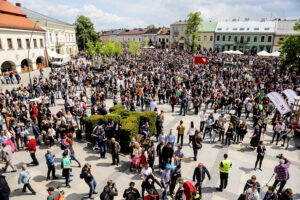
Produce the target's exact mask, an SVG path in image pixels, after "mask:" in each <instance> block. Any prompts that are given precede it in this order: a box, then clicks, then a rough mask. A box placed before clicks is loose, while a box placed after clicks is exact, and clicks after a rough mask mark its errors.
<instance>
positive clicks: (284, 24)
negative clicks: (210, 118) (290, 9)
mask: <svg viewBox="0 0 300 200" xmlns="http://www.w3.org/2000/svg"><path fill="white" fill-rule="evenodd" d="M276 21H277V26H276V32H275V38H274V44H273V52H275V51H280V44H279V41H281V40H284V38H285V37H286V36H287V35H295V34H300V32H298V31H295V30H294V26H295V24H296V23H297V20H280V19H277V20H276Z"/></svg>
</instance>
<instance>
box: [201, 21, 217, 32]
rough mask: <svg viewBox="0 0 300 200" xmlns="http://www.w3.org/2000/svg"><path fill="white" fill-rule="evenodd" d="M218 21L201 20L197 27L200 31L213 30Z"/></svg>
mask: <svg viewBox="0 0 300 200" xmlns="http://www.w3.org/2000/svg"><path fill="white" fill-rule="evenodd" d="M217 24H218V22H202V23H201V24H200V27H199V31H201V32H215V30H216V26H217Z"/></svg>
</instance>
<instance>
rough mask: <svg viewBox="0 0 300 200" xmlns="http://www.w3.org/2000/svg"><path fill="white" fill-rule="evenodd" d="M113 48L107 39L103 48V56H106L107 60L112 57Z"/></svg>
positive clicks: (112, 44)
mask: <svg viewBox="0 0 300 200" xmlns="http://www.w3.org/2000/svg"><path fill="white" fill-rule="evenodd" d="M114 48H115V45H114V43H113V42H112V41H111V39H108V40H107V41H106V43H105V45H104V46H103V53H104V55H106V56H107V57H108V58H111V57H112V56H113V55H114Z"/></svg>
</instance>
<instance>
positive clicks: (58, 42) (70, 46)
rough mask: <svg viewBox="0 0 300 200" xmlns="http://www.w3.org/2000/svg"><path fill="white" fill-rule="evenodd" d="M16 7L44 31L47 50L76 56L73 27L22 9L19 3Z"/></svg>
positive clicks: (76, 48) (76, 47)
mask: <svg viewBox="0 0 300 200" xmlns="http://www.w3.org/2000/svg"><path fill="white" fill-rule="evenodd" d="M16 6H17V7H18V9H20V10H21V11H22V12H24V13H25V14H26V15H27V17H28V18H29V19H30V20H31V21H33V22H36V23H37V24H38V25H39V26H40V27H42V28H43V29H44V30H46V43H45V44H46V47H47V48H48V49H50V50H51V51H55V52H56V53H58V54H68V55H76V54H77V53H78V46H77V43H76V32H75V26H74V25H72V24H69V23H66V22H62V21H60V20H57V19H53V18H51V17H48V16H45V15H43V14H41V13H38V12H35V11H33V10H30V9H27V8H24V7H22V5H21V4H20V3H16Z"/></svg>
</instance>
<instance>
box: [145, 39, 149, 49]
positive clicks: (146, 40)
mask: <svg viewBox="0 0 300 200" xmlns="http://www.w3.org/2000/svg"><path fill="white" fill-rule="evenodd" d="M144 47H149V38H148V37H146V38H145V41H144Z"/></svg>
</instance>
